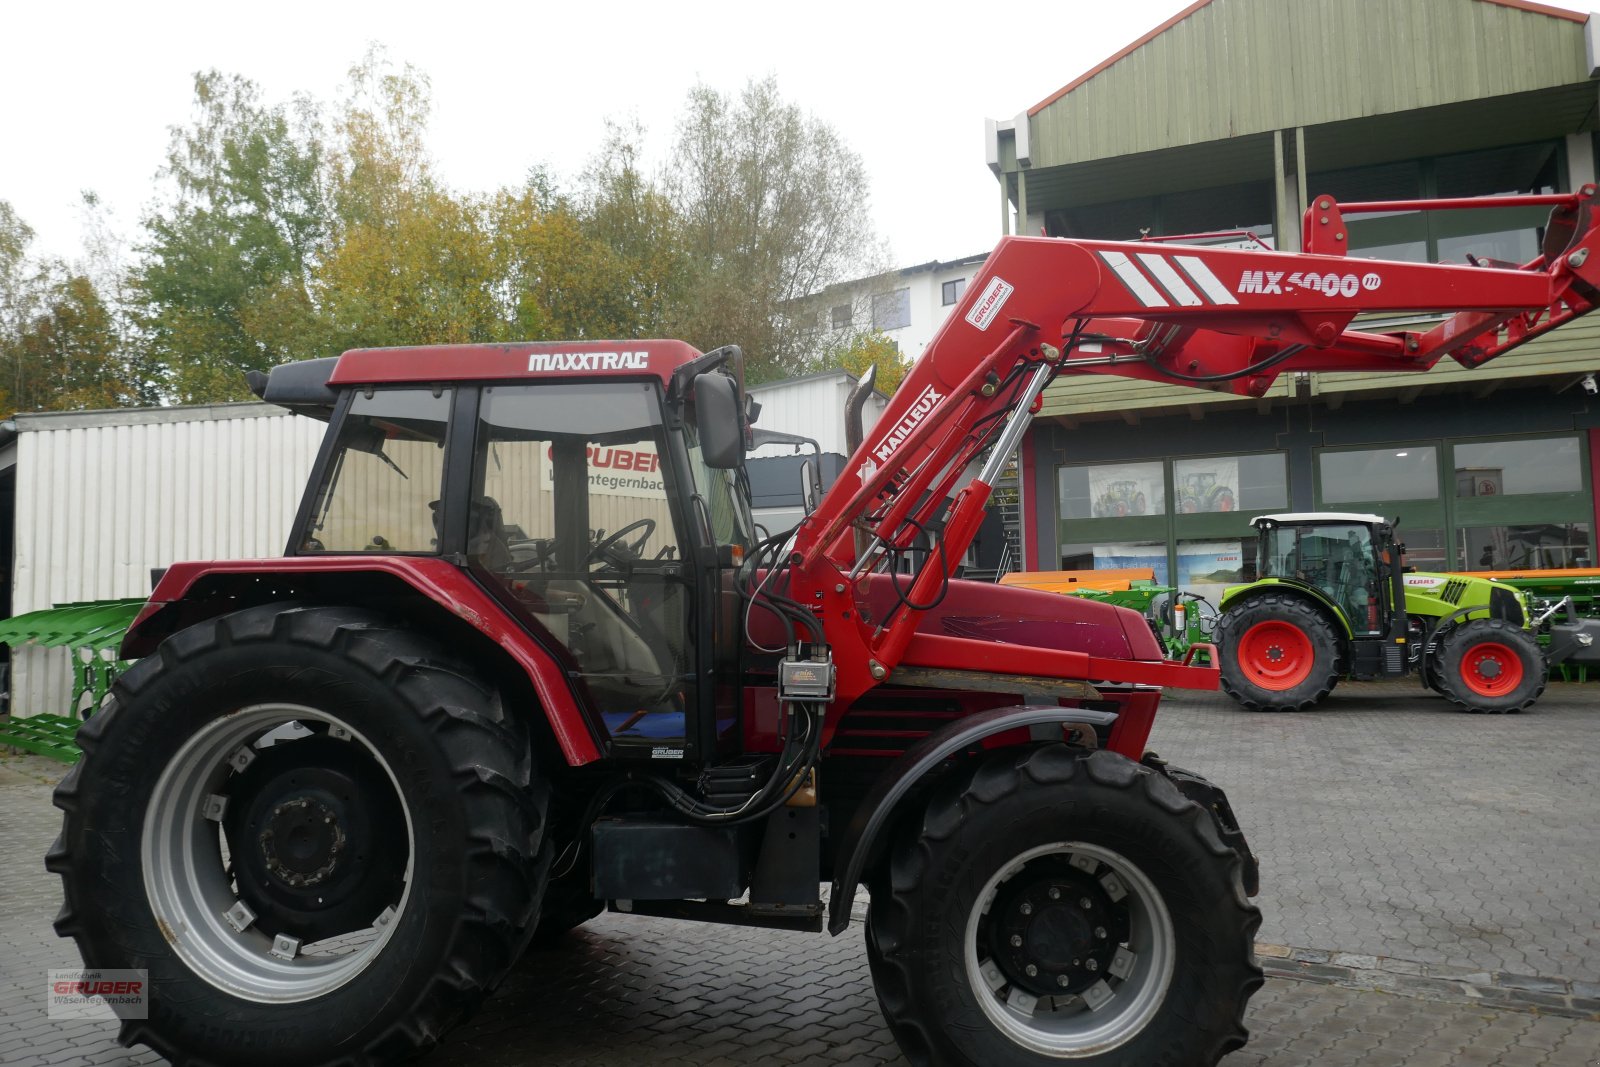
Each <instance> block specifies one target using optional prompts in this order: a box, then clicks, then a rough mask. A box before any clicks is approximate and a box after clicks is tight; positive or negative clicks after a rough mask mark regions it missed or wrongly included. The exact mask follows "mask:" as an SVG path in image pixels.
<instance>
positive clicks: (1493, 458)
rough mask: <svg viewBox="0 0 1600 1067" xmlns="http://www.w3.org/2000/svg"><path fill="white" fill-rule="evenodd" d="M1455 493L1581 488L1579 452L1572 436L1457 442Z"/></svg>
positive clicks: (1519, 493) (1506, 493)
mask: <svg viewBox="0 0 1600 1067" xmlns="http://www.w3.org/2000/svg"><path fill="white" fill-rule="evenodd" d="M1452 452H1453V454H1454V456H1455V476H1456V497H1457V498H1458V499H1459V498H1463V497H1484V496H1522V495H1525V494H1528V493H1581V492H1583V457H1582V455H1581V452H1580V447H1579V440H1578V438H1577V437H1576V436H1566V437H1539V438H1531V439H1527V438H1525V439H1523V440H1520V441H1474V442H1469V443H1466V444H1459V445H1456V446H1455V447H1454V448H1453V449H1452Z"/></svg>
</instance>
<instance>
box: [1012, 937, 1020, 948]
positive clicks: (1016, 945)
mask: <svg viewBox="0 0 1600 1067" xmlns="http://www.w3.org/2000/svg"><path fill="white" fill-rule="evenodd" d="M1011 947H1012V948H1021V947H1022V935H1020V934H1012V935H1011Z"/></svg>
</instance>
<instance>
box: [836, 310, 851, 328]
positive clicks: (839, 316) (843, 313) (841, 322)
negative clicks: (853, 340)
mask: <svg viewBox="0 0 1600 1067" xmlns="http://www.w3.org/2000/svg"><path fill="white" fill-rule="evenodd" d="M852 317H853V316H852V315H851V314H850V305H849V304H836V305H835V306H834V309H833V328H834V329H835V330H848V329H849V328H850V320H851V318H852Z"/></svg>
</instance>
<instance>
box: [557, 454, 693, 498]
mask: <svg viewBox="0 0 1600 1067" xmlns="http://www.w3.org/2000/svg"><path fill="white" fill-rule="evenodd" d="M585 452H586V453H587V459H588V461H589V492H590V494H591V495H592V494H600V495H602V496H633V497H645V498H648V499H653V500H660V499H663V498H665V496H666V493H667V487H666V483H665V482H664V481H662V477H661V457H660V456H659V455H657V454H656V450H655V449H654V448H652V447H650V446H649V445H643V444H635V445H623V446H619V447H615V448H612V447H607V446H605V445H590V446H589V447H588V448H587V449H585ZM539 488H541V489H544V490H547V491H548V490H551V489H554V488H555V480H554V478H553V477H552V474H551V462H550V450H549V449H548V448H546V449H545V450H544V455H543V459H542V462H541V463H540V464H539Z"/></svg>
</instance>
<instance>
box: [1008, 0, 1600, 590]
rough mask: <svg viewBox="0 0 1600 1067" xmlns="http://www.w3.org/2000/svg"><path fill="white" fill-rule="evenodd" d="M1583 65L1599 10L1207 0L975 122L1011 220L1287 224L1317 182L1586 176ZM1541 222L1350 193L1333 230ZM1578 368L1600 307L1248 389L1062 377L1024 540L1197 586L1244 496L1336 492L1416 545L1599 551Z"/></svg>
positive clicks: (1405, 250) (1593, 52)
mask: <svg viewBox="0 0 1600 1067" xmlns="http://www.w3.org/2000/svg"><path fill="white" fill-rule="evenodd" d="M1597 65H1600V19H1594V18H1590V17H1588V16H1586V15H1583V14H1578V13H1575V12H1572V11H1567V10H1564V9H1560V8H1553V7H1549V6H1546V5H1542V4H1535V3H1526V2H1522V0H1292V2H1288V0H1201V2H1199V3H1195V4H1192V5H1191V6H1189V7H1188V8H1186V9H1184V10H1183V11H1181V12H1180V13H1178V14H1177V15H1176V16H1174V17H1173V18H1172V19H1170V20H1169V21H1168V22H1166V23H1165V24H1163V25H1162V26H1160V27H1158V28H1157V29H1155V30H1154V31H1152V32H1151V33H1149V34H1147V35H1146V36H1144V37H1142V38H1140V39H1139V40H1137V41H1135V42H1133V43H1132V44H1130V45H1128V46H1127V47H1126V48H1124V49H1122V50H1121V51H1119V52H1118V53H1116V54H1115V55H1113V56H1111V57H1110V58H1109V59H1107V60H1106V61H1105V62H1103V63H1101V64H1100V65H1098V66H1097V67H1095V68H1094V69H1092V70H1090V71H1088V72H1087V73H1084V74H1082V75H1081V76H1079V77H1077V78H1075V79H1074V80H1072V81H1071V82H1069V83H1067V84H1066V85H1065V86H1064V87H1063V88H1062V89H1060V90H1059V91H1058V92H1056V93H1054V94H1053V95H1051V96H1050V97H1049V98H1048V99H1046V100H1043V101H1041V102H1040V103H1038V104H1036V105H1034V106H1033V107H1031V108H1029V109H1028V110H1027V111H1026V112H1023V113H1021V114H1019V115H1017V116H1016V118H1015V119H1014V120H1012V121H1009V122H994V123H991V124H990V128H989V131H988V132H989V138H988V156H989V165H990V167H991V169H992V170H993V171H994V173H995V174H996V176H997V178H998V180H999V184H1000V188H1001V199H1002V216H1003V218H1004V220H1005V224H1006V227H1007V230H1008V231H1010V230H1011V229H1012V227H1015V229H1016V230H1017V231H1018V232H1023V233H1032V234H1037V233H1040V232H1044V233H1046V234H1048V235H1050V236H1061V237H1084V238H1099V239H1112V240H1136V239H1138V237H1139V236H1140V235H1141V234H1142V233H1148V234H1150V235H1155V236H1170V235H1177V234H1189V233H1197V232H1211V231H1243V232H1242V233H1236V234H1235V235H1234V236H1233V237H1230V238H1227V239H1226V240H1228V241H1236V242H1248V241H1253V240H1255V239H1260V240H1261V241H1263V242H1266V243H1268V244H1271V245H1273V246H1275V247H1278V248H1282V249H1286V250H1297V249H1298V243H1299V231H1300V224H1299V220H1300V217H1301V214H1302V211H1303V209H1304V206H1305V205H1306V204H1307V203H1308V196H1317V195H1321V194H1331V195H1333V196H1334V197H1336V198H1337V199H1339V200H1341V201H1368V200H1394V199H1415V198H1419V197H1428V198H1432V197H1461V196H1490V195H1495V194H1506V193H1518V192H1524V193H1527V192H1552V191H1555V192H1561V191H1569V190H1572V189H1575V188H1578V187H1580V186H1582V185H1584V184H1588V183H1592V182H1594V181H1595V174H1596V142H1595V130H1596V128H1597V105H1600V77H1597V75H1600V69H1597ZM1544 221H1545V214H1544V213H1543V212H1542V211H1540V210H1537V209H1513V208H1507V209H1504V210H1491V211H1471V212H1412V213H1397V214H1389V215H1378V216H1371V217H1362V218H1360V219H1356V220H1352V221H1351V223H1350V226H1349V229H1350V254H1351V255H1352V256H1353V257H1362V256H1365V257H1373V258H1385V259H1400V260H1414V261H1424V262H1446V261H1448V262H1463V261H1466V260H1467V258H1468V257H1469V256H1473V257H1476V258H1477V259H1479V260H1498V261H1514V262H1518V263H1524V262H1527V261H1529V260H1532V259H1534V258H1535V257H1536V256H1537V255H1538V247H1539V241H1540V235H1541V228H1542V226H1543V224H1544ZM1245 234H1248V235H1250V236H1245ZM1423 321H1425V320H1423ZM1596 373H1600V314H1597V315H1592V316H1590V317H1588V318H1584V319H1580V320H1578V321H1576V322H1574V323H1571V324H1569V325H1567V326H1565V327H1562V328H1561V329H1558V330H1556V331H1554V332H1552V333H1550V334H1548V335H1547V336H1545V337H1543V338H1540V339H1538V340H1536V341H1534V342H1532V343H1530V344H1528V345H1525V346H1524V347H1522V348H1521V349H1518V350H1517V351H1515V352H1513V353H1511V354H1510V355H1507V356H1504V357H1501V358H1500V359H1499V360H1497V361H1495V362H1493V363H1491V364H1489V365H1487V366H1486V367H1483V368H1480V369H1478V370H1474V371H1469V370H1466V369H1464V368H1462V367H1460V366H1458V365H1456V364H1455V363H1453V362H1451V361H1448V360H1447V361H1445V362H1444V363H1442V364H1441V365H1439V366H1437V367H1435V368H1434V369H1433V370H1431V371H1429V372H1427V373H1422V374H1395V375H1382V376H1366V375H1356V374H1331V373H1330V374H1321V373H1318V374H1292V375H1285V376H1284V377H1283V378H1281V379H1280V380H1279V381H1278V382H1277V383H1275V385H1274V387H1273V389H1272V391H1271V392H1270V394H1269V395H1267V396H1266V397H1264V398H1262V399H1260V400H1255V399H1247V398H1246V399H1241V398H1238V397H1235V396H1232V395H1228V394H1218V393H1211V392H1204V391H1198V390H1195V389H1191V388H1186V387H1181V386H1176V385H1165V384H1155V383H1148V382H1142V381H1137V380H1133V379H1120V378H1111V377H1099V376H1082V377H1064V378H1062V379H1060V380H1059V381H1058V382H1057V383H1056V384H1055V385H1053V386H1052V387H1051V389H1050V391H1049V392H1048V393H1047V394H1046V397H1045V403H1044V407H1043V410H1042V413H1041V416H1042V417H1041V418H1040V419H1038V420H1037V421H1036V423H1035V424H1034V428H1033V429H1032V431H1031V432H1030V435H1029V438H1028V440H1027V442H1026V443H1025V445H1024V446H1023V449H1022V454H1021V463H1022V468H1023V470H1022V480H1023V485H1024V487H1025V488H1024V508H1023V514H1024V519H1023V531H1022V532H1023V540H1024V556H1025V559H1026V561H1027V565H1028V567H1029V569H1045V570H1049V569H1055V568H1057V567H1061V568H1069V569H1075V568H1091V567H1098V568H1104V567H1116V566H1144V565H1148V566H1151V567H1153V568H1154V569H1155V570H1156V571H1157V573H1158V576H1160V577H1161V578H1163V579H1167V580H1175V581H1176V582H1178V583H1179V584H1181V585H1184V586H1186V587H1191V588H1197V589H1200V590H1201V591H1202V592H1205V591H1208V587H1210V588H1213V589H1214V588H1217V587H1220V585H1221V584H1223V583H1224V582H1226V581H1229V580H1233V579H1236V578H1237V577H1239V576H1240V572H1241V571H1242V570H1243V569H1244V567H1245V566H1246V564H1247V558H1246V556H1247V554H1246V552H1244V551H1241V547H1242V546H1241V543H1240V542H1241V539H1242V538H1246V537H1248V535H1249V519H1250V517H1251V516H1253V515H1259V514H1263V513H1268V512H1273V511H1284V510H1298V511H1305V510H1338V511H1361V512H1378V513H1382V514H1385V515H1389V516H1391V517H1394V516H1398V517H1399V519H1400V522H1401V532H1402V536H1403V538H1404V540H1405V541H1406V542H1407V544H1408V546H1409V548H1410V553H1411V557H1412V561H1413V562H1414V563H1416V564H1418V565H1421V566H1426V567H1429V568H1437V569H1500V568H1508V567H1532V566H1545V567H1575V566H1600V559H1597V558H1596V553H1595V547H1594V546H1595V541H1594V538H1595V531H1596V529H1597V528H1600V512H1597V510H1596V508H1597V498H1600V492H1597V487H1600V482H1597V477H1600V465H1597V460H1600V402H1597V401H1600V398H1597V397H1596V396H1595V395H1594V393H1593V388H1594V378H1593V377H1590V375H1593V374H1596ZM1586 383H1587V384H1586Z"/></svg>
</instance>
